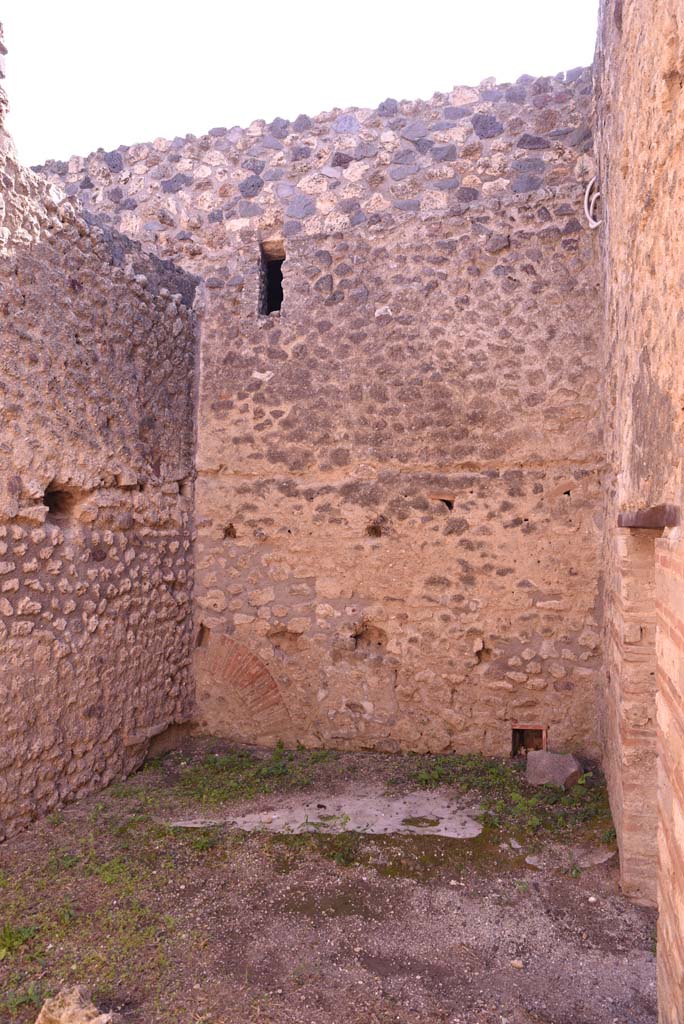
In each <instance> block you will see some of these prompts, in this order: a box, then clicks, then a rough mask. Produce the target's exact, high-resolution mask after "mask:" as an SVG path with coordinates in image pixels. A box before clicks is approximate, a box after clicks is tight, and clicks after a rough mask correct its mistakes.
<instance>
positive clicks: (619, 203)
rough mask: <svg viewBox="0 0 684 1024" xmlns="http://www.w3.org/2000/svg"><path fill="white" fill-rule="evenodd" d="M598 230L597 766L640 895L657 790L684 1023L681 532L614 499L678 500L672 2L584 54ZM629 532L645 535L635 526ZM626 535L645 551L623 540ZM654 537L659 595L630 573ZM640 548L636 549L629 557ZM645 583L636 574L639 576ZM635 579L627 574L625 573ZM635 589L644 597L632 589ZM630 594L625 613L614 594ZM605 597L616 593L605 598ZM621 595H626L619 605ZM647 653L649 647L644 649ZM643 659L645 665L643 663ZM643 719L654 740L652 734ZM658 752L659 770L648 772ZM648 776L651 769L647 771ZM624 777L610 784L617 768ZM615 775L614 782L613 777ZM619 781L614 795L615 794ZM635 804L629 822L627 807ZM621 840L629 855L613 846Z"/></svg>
mask: <svg viewBox="0 0 684 1024" xmlns="http://www.w3.org/2000/svg"><path fill="white" fill-rule="evenodd" d="M596 81H597V112H598V127H599V146H598V153H599V174H600V183H601V190H602V198H603V218H604V223H603V225H602V226H601V228H600V234H601V242H602V248H603V267H604V278H605V290H606V332H605V338H606V351H605V366H606V378H607V381H606V387H607V394H608V396H610V398H611V399H612V401H611V402H610V406H609V410H608V413H609V414H608V424H607V425H608V450H609V461H610V466H611V479H610V481H609V484H610V485H609V487H608V489H607V515H606V524H607V536H606V552H607V559H608V561H609V562H610V565H611V569H610V574H609V576H610V578H611V579H612V581H613V584H612V588H611V589H612V593H611V594H609V595H608V597H609V600H608V607H609V608H610V609H611V611H610V614H609V615H608V622H609V625H610V629H611V632H612V634H613V636H618V637H620V636H621V637H622V638H623V641H624V647H623V654H622V655H620V654H619V653H618V654H616V653H615V648H614V647H613V651H612V653H611V655H610V664H609V666H608V667H609V671H610V676H611V680H612V682H611V687H610V691H609V700H608V707H609V708H610V714H609V715H608V717H607V720H606V737H605V738H606V745H607V755H606V767H607V769H608V772H609V779H610V781H611V789H612V794H613V802H614V811H615V816H616V821H617V822H618V825H620V824H621V829H620V831H621V834H620V837H619V838H620V844H621V851H622V853H623V872H624V873H625V883H626V886H627V888H628V889H629V890H630V891H641V892H642V893H643V894H644V895H646V896H649V895H651V893H652V885H651V884H650V883H649V880H648V877H647V876H648V874H649V873H652V871H653V866H654V861H655V850H656V845H655V829H654V824H653V797H654V794H655V793H656V786H657V811H658V819H659V829H658V836H659V838H658V860H659V867H658V876H659V883H658V902H659V907H660V916H659V940H658V955H659V986H660V1014H661V1019H662V1021H664V1022H665V1021H666V1022H668V1024H674V1022H676V1024H681V1022H682V1021H683V1020H684V981H683V979H684V944H683V942H682V936H683V935H684V918H683V916H682V915H683V909H682V908H684V790H683V789H682V777H683V776H682V751H683V750H684V675H683V666H684V659H683V653H684V651H683V648H684V644H683V640H684V587H683V585H682V564H683V559H684V540H683V539H682V536H681V527H677V528H667V529H665V530H664V531H661V535H659V536H658V538H657V539H654V536H653V535H651V536H644V537H643V538H641V539H639V540H637V538H636V536H635V535H636V532H637V531H632V533H631V535H630V534H627V533H623V532H622V531H619V530H618V528H617V514H618V512H620V511H624V510H631V509H639V508H642V509H644V508H650V507H652V506H655V505H658V504H660V503H663V502H666V503H671V504H672V505H674V506H675V507H676V508H677V509H679V510H681V506H682V497H683V495H682V487H683V465H682V452H683V451H684V447H683V441H684V415H683V412H684V360H683V359H682V317H683V316H684V314H683V312H682V303H681V290H682V268H683V267H684V194H683V190H684V186H683V180H684V179H683V171H684V141H683V140H684V95H683V93H682V83H683V82H684V20H683V16H682V8H681V4H680V3H679V2H678V0H662V2H661V3H658V4H656V5H654V4H652V3H649V2H647V0H632V2H631V3H624V4H623V3H622V2H621V0H604V3H603V4H602V10H601V25H600V33H599V47H598V52H597V65H596ZM639 534H640V535H641V531H639ZM636 544H638V545H639V547H640V549H641V555H639V554H637V553H636V552H635V550H634V546H635V545H636ZM646 547H648V548H649V554H648V560H649V561H650V559H651V554H650V549H653V559H654V561H655V566H654V567H653V568H652V569H651V570H650V572H651V573H652V577H653V579H654V582H655V594H656V602H655V607H654V602H653V601H652V599H651V597H650V596H649V597H648V600H647V601H646V602H645V603H644V602H643V600H642V599H643V598H644V596H646V595H647V594H650V582H649V584H648V586H647V587H646V588H644V587H643V586H641V585H640V584H639V582H638V581H636V580H635V576H637V575H639V573H640V570H639V568H638V565H639V564H641V566H642V567H644V566H645V561H646V559H645V558H644V557H642V555H643V552H644V549H645V548H646ZM635 555H636V557H635ZM642 581H643V576H642ZM635 583H636V585H635ZM639 589H641V596H639V594H638V590H639ZM620 591H622V593H632V594H633V595H634V596H635V609H634V610H635V611H637V607H638V605H639V603H641V604H642V607H641V611H637V613H636V614H634V615H632V614H631V611H630V610H629V609H628V610H627V611H628V614H625V610H624V604H623V603H622V601H621V598H620V596H619V594H620ZM616 595H617V597H616ZM621 604H623V607H622V608H621ZM654 611H655V612H656V613H657V626H656V638H655V662H656V664H657V702H656V704H657V716H656V710H655V708H654V692H655V690H656V687H654V685H653V682H652V680H649V679H647V677H646V672H645V671H643V672H640V671H637V672H636V678H635V675H634V673H633V672H631V671H630V672H628V673H625V672H624V669H625V652H626V651H627V650H628V648H629V645H630V644H631V643H636V645H637V649H638V648H639V647H641V648H642V651H641V653H642V654H644V655H646V651H645V647H646V646H648V647H650V648H652V639H651V630H652V626H651V623H652V621H653V615H654ZM647 657H648V659H649V661H650V659H651V658H652V655H651V653H649V654H648V655H647ZM651 671H652V662H651V668H649V670H648V674H649V675H650V672H651ZM654 717H657V738H656V742H655V744H654V729H653V722H654ZM656 752H657V762H658V768H657V772H656ZM656 774H657V781H656ZM621 778H622V782H621V781H620V779H621ZM625 783H626V785H625ZM621 790H622V795H621ZM640 807H641V808H643V814H644V816H643V819H640V811H639V808H640ZM626 850H631V853H630V854H629V856H627V857H625V851H626Z"/></svg>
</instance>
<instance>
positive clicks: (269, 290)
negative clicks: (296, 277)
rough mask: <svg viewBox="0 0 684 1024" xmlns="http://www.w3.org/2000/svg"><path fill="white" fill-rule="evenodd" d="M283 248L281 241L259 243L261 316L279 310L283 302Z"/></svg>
mask: <svg viewBox="0 0 684 1024" xmlns="http://www.w3.org/2000/svg"><path fill="white" fill-rule="evenodd" d="M284 262H285V249H284V247H283V244H282V242H263V243H262V245H261V309H260V312H261V314H262V315H263V316H268V315H269V314H270V313H277V312H279V311H280V309H281V307H282V304H283V263H284Z"/></svg>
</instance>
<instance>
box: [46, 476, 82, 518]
mask: <svg viewBox="0 0 684 1024" xmlns="http://www.w3.org/2000/svg"><path fill="white" fill-rule="evenodd" d="M77 501H78V498H77V496H76V494H74V492H73V491H70V490H69V489H68V488H66V487H64V486H63V485H62V486H60V485H59V484H55V483H54V482H53V483H51V484H49V485H48V487H47V488H46V490H45V494H44V495H43V504H44V505H47V510H48V513H47V519H48V520H53V521H54V520H63V519H67V518H68V517H69V516H70V515H72V513H73V511H74V509H75V507H76V504H77Z"/></svg>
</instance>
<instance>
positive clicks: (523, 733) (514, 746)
mask: <svg viewBox="0 0 684 1024" xmlns="http://www.w3.org/2000/svg"><path fill="white" fill-rule="evenodd" d="M528 750H546V729H545V728H544V727H543V726H542V725H519V726H514V727H513V729H512V743H511V754H512V755H513V757H517V756H518V755H519V754H526V753H527V751H528Z"/></svg>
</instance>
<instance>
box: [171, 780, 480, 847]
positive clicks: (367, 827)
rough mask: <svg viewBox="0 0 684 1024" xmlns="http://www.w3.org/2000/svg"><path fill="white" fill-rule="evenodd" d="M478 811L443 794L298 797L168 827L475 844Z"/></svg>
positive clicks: (365, 793) (173, 822)
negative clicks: (397, 836)
mask: <svg viewBox="0 0 684 1024" xmlns="http://www.w3.org/2000/svg"><path fill="white" fill-rule="evenodd" d="M478 813H479V807H477V806H472V805H471V806H469V807H467V808H464V807H462V806H461V805H460V804H459V803H458V801H457V800H456V799H454V798H450V797H449V795H448V794H446V793H443V792H438V791H435V792H425V791H418V792H415V793H406V794H403V795H401V796H391V795H388V794H387V793H385V792H383V791H382V790H381V789H377V790H371V789H369V790H366V791H364V792H362V793H359V792H354V793H342V794H336V795H335V796H320V795H318V796H316V795H311V794H308V795H305V796H302V795H298V796H296V797H282V798H281V799H278V800H277V801H275V800H274V801H273V805H272V806H271V807H269V808H268V809H267V810H261V811H254V812H252V813H250V814H243V815H241V816H240V817H236V818H211V819H207V818H201V819H200V818H193V819H184V820H178V821H172V822H169V824H170V825H172V826H173V827H175V828H204V827H207V826H211V825H231V826H233V827H234V828H239V829H243V830H244V831H246V832H255V831H258V830H265V831H268V832H294V833H301V832H321V833H338V832H367V833H369V834H370V835H389V834H392V833H408V834H413V835H435V836H446V837H448V838H450V839H473V838H474V837H475V836H478V835H479V834H480V833H481V832H482V825H481V823H480V822H479V821H477V819H476V815H477V814H478Z"/></svg>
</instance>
